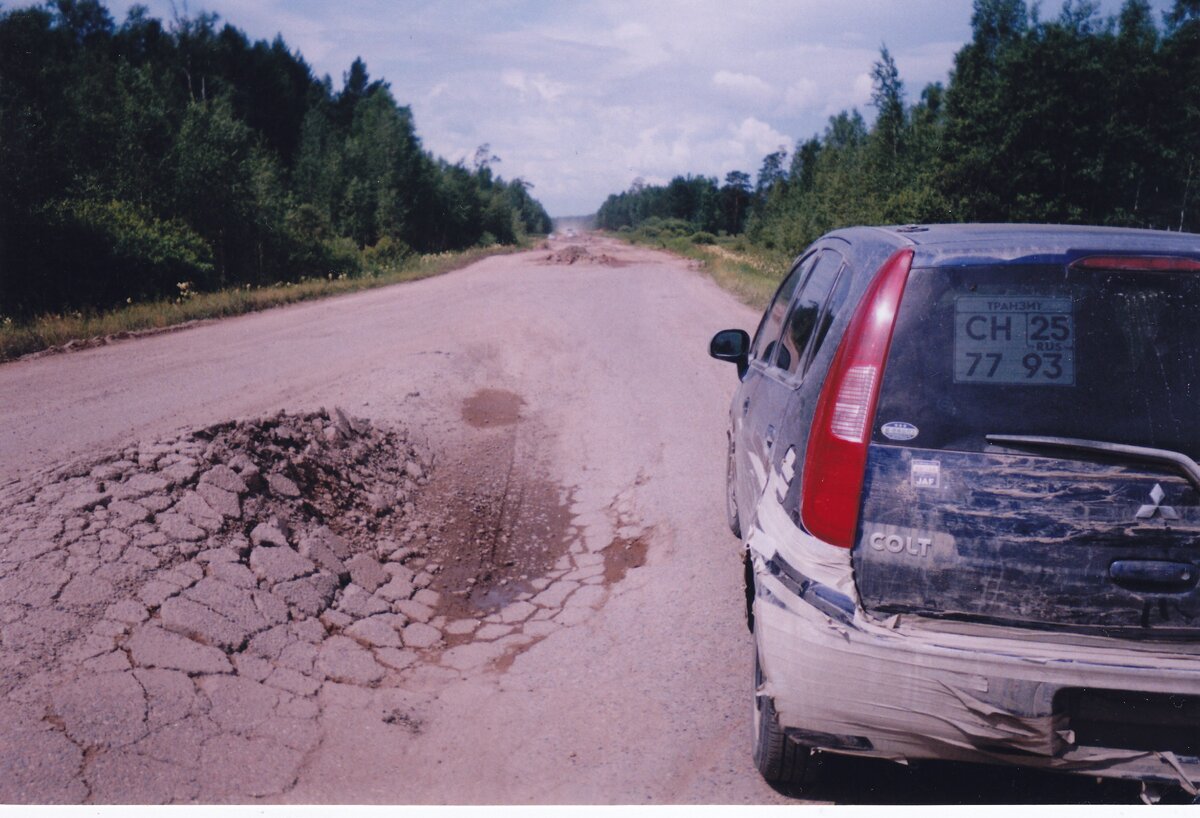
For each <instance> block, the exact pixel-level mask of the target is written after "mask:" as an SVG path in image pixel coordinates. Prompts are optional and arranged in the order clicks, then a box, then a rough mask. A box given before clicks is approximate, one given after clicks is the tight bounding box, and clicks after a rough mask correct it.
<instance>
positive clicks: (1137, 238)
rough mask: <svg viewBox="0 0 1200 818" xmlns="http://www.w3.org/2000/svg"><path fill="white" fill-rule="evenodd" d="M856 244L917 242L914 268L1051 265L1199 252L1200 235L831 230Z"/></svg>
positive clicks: (934, 227)
mask: <svg viewBox="0 0 1200 818" xmlns="http://www.w3.org/2000/svg"><path fill="white" fill-rule="evenodd" d="M830 236H831V237H837V238H841V239H844V240H846V241H848V242H849V243H850V244H852V245H861V244H875V245H879V244H883V245H889V246H891V247H895V248H900V247H912V248H913V250H914V251H915V252H916V256H915V257H914V259H913V266H914V267H936V266H941V265H947V264H954V265H964V264H971V265H975V264H1049V263H1062V262H1064V261H1069V260H1071V259H1074V258H1079V257H1080V256H1084V255H1092V254H1095V253H1116V254H1122V255H1128V254H1141V253H1145V254H1170V255H1177V254H1183V255H1189V256H1198V257H1200V235H1198V234H1195V233H1173V232H1169V231H1165V230H1138V229H1133V228H1127V227H1086V226H1081V225H1059V224H927V225H926V224H923V225H894V226H888V227H851V228H847V229H845V230H838V231H835V232H833V233H831V234H830Z"/></svg>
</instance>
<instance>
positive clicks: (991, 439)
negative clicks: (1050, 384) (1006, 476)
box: [985, 435, 1200, 491]
mask: <svg viewBox="0 0 1200 818" xmlns="http://www.w3.org/2000/svg"><path fill="white" fill-rule="evenodd" d="M985 437H986V438H987V442H988V443H995V444H998V445H1002V446H1034V447H1042V448H1047V449H1065V450H1067V451H1072V452H1101V453H1104V454H1116V455H1123V456H1125V457H1129V458H1133V459H1135V460H1142V461H1145V462H1147V463H1158V464H1160V465H1167V466H1176V467H1178V468H1179V469H1180V470H1181V471H1183V473H1184V474H1185V475H1186V476H1187V479H1188V481H1189V482H1190V483H1191V484H1192V485H1193V486H1194V487H1195V488H1196V491H1200V463H1197V462H1196V461H1195V460H1192V458H1190V457H1188V456H1187V455H1186V454H1180V453H1179V452H1173V451H1171V450H1169V449H1151V448H1149V447H1147V446H1130V445H1127V444H1125V443H1106V442H1105V441H1103V440H1081V439H1079V438H1075V437H1042V436H1040V435H985Z"/></svg>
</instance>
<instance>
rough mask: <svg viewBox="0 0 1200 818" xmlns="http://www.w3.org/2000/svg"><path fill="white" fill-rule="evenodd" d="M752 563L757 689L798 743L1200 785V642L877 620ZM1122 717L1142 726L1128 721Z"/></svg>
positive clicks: (815, 586) (756, 560)
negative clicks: (1199, 722) (1197, 722)
mask: <svg viewBox="0 0 1200 818" xmlns="http://www.w3.org/2000/svg"><path fill="white" fill-rule="evenodd" d="M753 553H754V552H753V551H752V554H753ZM753 562H754V575H755V587H756V596H755V601H754V617H755V637H756V639H757V641H758V650H759V660H760V662H761V664H762V669H763V673H764V676H765V681H764V683H763V685H762V686H761V688H760V689H759V691H758V695H764V696H770V697H771V698H772V699H773V700H774V704H775V709H776V711H777V713H778V714H779V721H780V725H781V726H782V727H783V728H784V729H785V731H787V732H788V734H789V735H791V736H792V737H793V738H794V739H796V740H798V741H800V742H801V743H804V744H807V745H809V746H813V747H819V748H822V749H826V750H831V751H835V752H840V753H847V754H855V755H870V756H877V757H883V758H889V759H892V760H896V761H905V760H908V759H927V758H937V759H947V760H958V761H975V762H992V763H996V762H1000V763H1012V764H1020V765H1023V766H1028V767H1036V768H1042V769H1051V770H1060V771H1064V772H1078V773H1085V774H1088V775H1095V776H1103V777H1111V778H1131V779H1140V780H1143V781H1151V782H1161V783H1170V784H1178V785H1181V786H1183V787H1184V789H1186V790H1188V791H1189V792H1192V793H1193V794H1195V792H1196V787H1195V784H1194V782H1200V758H1198V757H1197V755H1200V750H1198V749H1196V747H1195V746H1193V745H1194V744H1195V743H1200V738H1195V739H1193V738H1192V736H1197V737H1200V729H1195V728H1196V726H1198V725H1192V726H1190V727H1189V725H1188V723H1187V720H1188V719H1193V720H1194V719H1196V718H1198V716H1197V710H1200V653H1198V652H1196V646H1194V645H1171V644H1163V643H1157V644H1147V643H1129V642H1117V641H1116V640H1109V639H1103V638H1099V637H1078V636H1066V635H1060V634H1049V633H1043V632H1036V631H1029V630H1019V629H1014V628H1004V627H997V626H990V625H972V624H966V623H949V622H932V621H928V620H925V621H918V620H906V621H902V622H897V621H888V622H880V621H878V620H874V619H871V618H869V617H867V616H866V615H864V613H863V612H862V611H861V609H856V610H853V612H849V611H843V610H841V609H839V607H838V606H836V605H833V606H831V605H830V604H829V602H828V598H829V595H828V594H822V593H820V591H821V590H822V587H824V588H828V586H819V585H818V584H817V583H811V584H810V585H807V586H805V587H803V588H800V587H798V586H797V583H796V582H795V581H794V578H793V579H790V578H789V577H788V576H787V575H786V574H781V573H780V571H779V570H778V568H777V566H775V565H772V566H771V568H773V569H775V570H774V572H773V571H772V570H770V569H768V567H767V563H766V562H764V560H763V559H762V557H761V556H759V555H755V556H754V560H753ZM800 591H802V592H800ZM833 596H834V597H837V596H839V595H838V594H837V593H836V592H834V593H833ZM847 601H848V600H847ZM1130 702H1132V704H1130ZM1176 705H1178V706H1179V708H1180V713H1179V718H1176V717H1175V714H1174V713H1173V711H1172V709H1171V708H1172V707H1173V706H1176ZM1122 708H1124V709H1122ZM1110 711H1113V712H1110ZM1180 719H1183V723H1180V721H1179V720H1180ZM1124 720H1133V721H1134V722H1137V721H1138V720H1144V721H1145V723H1143V724H1135V726H1134V728H1133V729H1132V730H1125V729H1124V727H1123V726H1122V725H1123V721H1124ZM1160 725H1164V726H1163V727H1162V729H1160ZM1172 725H1173V726H1172ZM1114 745H1115V746H1114Z"/></svg>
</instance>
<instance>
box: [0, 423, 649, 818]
mask: <svg viewBox="0 0 1200 818" xmlns="http://www.w3.org/2000/svg"><path fill="white" fill-rule="evenodd" d="M498 428H499V429H500V430H502V429H504V428H507V427H504V426H501V427H498ZM481 434H490V435H493V436H494V435H499V434H502V431H498V430H497V429H496V428H488V429H485V430H484V431H483V432H481ZM495 442H496V441H493V443H495ZM493 448H494V449H495V450H496V457H495V458H492V459H490V460H489V459H487V458H486V457H485V458H483V459H480V452H481V451H484V452H486V451H491V450H490V449H488V448H487V446H483V447H482V449H481V448H480V445H479V441H476V445H475V447H474V448H473V449H472V450H471V452H472V454H471V456H469V457H468V456H466V455H464V457H463V458H462V459H461V460H458V461H455V460H450V461H448V462H446V463H441V464H440V466H439V469H438V470H437V472H436V474H435V472H434V469H433V468H432V467H433V462H432V457H431V455H430V454H429V453H427V452H424V451H421V450H419V449H418V447H416V446H415V445H414V444H413V443H412V441H411V440H410V439H409V437H408V436H407V434H406V433H405V432H404V431H402V430H400V429H396V428H391V427H383V426H380V425H377V424H372V423H371V422H369V421H366V420H362V419H358V418H353V417H348V416H347V415H346V414H345V413H344V412H342V411H340V410H337V409H335V410H334V411H333V412H326V411H324V410H321V411H318V412H312V413H306V414H285V413H279V414H277V415H274V416H272V417H269V418H265V419H261V420H254V421H238V422H229V423H224V424H220V425H217V426H211V427H208V428H205V429H200V430H198V431H193V432H187V433H184V434H180V435H177V436H174V437H171V438H169V439H161V440H153V441H144V442H142V443H139V444H137V445H132V446H129V447H127V448H124V449H122V450H120V451H116V452H112V453H111V454H109V455H106V456H93V458H92V459H90V460H89V461H87V462H83V461H80V462H77V463H75V464H71V465H67V466H63V467H60V468H59V469H58V470H56V471H52V472H46V473H42V474H36V475H28V476H26V477H23V478H22V479H20V480H18V481H16V482H11V483H9V484H7V485H0V803H14V802H22V803H30V802H33V803H57V802H89V801H90V802H94V803H105V802H117V803H128V802H144V803H168V802H181V801H182V802H186V801H197V800H198V801H204V802H212V801H221V800H230V799H231V800H240V801H244V800H246V799H249V798H254V797H260V796H261V797H268V796H277V795H280V794H282V793H285V792H287V791H288V790H289V789H290V788H291V787H292V786H293V785H294V784H295V782H296V780H297V776H298V775H299V774H300V771H301V769H302V768H303V767H304V763H305V759H306V758H308V757H310V754H312V753H314V752H315V751H317V749H318V748H319V747H320V746H321V741H322V735H323V732H322V724H323V723H325V720H326V719H328V718H337V716H336V714H337V713H338V712H339V708H346V707H350V708H353V709H356V710H362V709H363V708H367V709H368V710H370V709H374V710H376V711H377V712H378V713H379V716H380V719H381V722H380V723H381V724H382V725H385V726H387V727H388V729H392V730H397V731H408V732H411V725H412V724H418V723H420V721H421V718H420V716H419V714H417V715H414V714H412V713H411V712H409V709H410V708H411V707H412V699H411V698H410V694H409V688H413V687H415V688H420V687H421V685H422V684H424V685H428V684H434V685H435V686H436V685H437V684H438V680H443V679H445V678H447V675H449V676H451V677H453V676H457V675H459V674H464V675H465V674H470V673H478V672H480V671H482V670H483V669H485V668H487V667H495V668H499V669H504V668H505V667H507V666H508V664H510V663H511V662H512V661H513V660H514V659H515V657H516V655H517V654H519V653H520V652H521V651H522V650H524V649H526V648H528V647H529V646H530V645H532V644H534V643H536V642H537V641H539V640H541V639H543V638H545V637H547V636H548V635H550V634H551V633H552V632H554V631H555V630H556V629H557V628H560V627H564V626H566V627H570V626H573V625H577V624H580V623H582V622H584V621H586V620H587V619H588V618H589V617H590V616H591V615H592V614H593V613H594V611H595V610H596V609H597V608H598V607H599V606H600V605H602V604H603V602H604V600H605V599H606V598H607V596H608V590H607V587H606V585H607V583H609V582H615V581H618V580H619V579H620V578H621V577H622V576H623V575H624V563H623V562H622V560H625V562H628V560H627V559H625V557H623V556H622V555H623V554H624V551H621V550H620V549H613V548H607V546H608V545H609V543H610V541H611V542H613V543H617V542H619V540H616V539H613V538H614V537H615V536H616V532H615V530H609V529H607V528H605V527H603V526H602V524H601V522H600V521H596V520H594V521H593V523H592V525H593V527H595V528H596V533H595V535H594V536H592V537H589V538H588V539H587V541H586V542H584V541H583V539H582V538H580V537H579V531H578V530H577V529H575V528H574V526H573V525H572V524H571V522H570V520H571V514H570V512H569V511H568V510H567V509H566V508H565V506H563V505H562V504H563V502H564V501H563V500H562V499H561V497H560V492H559V490H558V489H557V487H556V486H553V485H551V484H546V485H545V486H541V484H539V483H537V481H533V482H530V481H529V480H524V482H523V481H522V480H523V478H519V476H518V477H514V474H513V469H512V466H511V462H510V463H509V464H508V466H507V467H505V465H504V464H505V461H504V458H503V457H501V456H500V455H501V454H503V451H504V447H503V446H499V445H494V446H493ZM443 473H444V474H443ZM431 476H437V477H438V481H439V482H435V483H432V484H431V483H430V478H431ZM443 478H445V480H443ZM460 495H461V496H460ZM601 516H603V515H601ZM624 530H625V529H624V528H621V531H624ZM618 562H622V564H621V565H617V563H618ZM629 564H631V565H632V564H640V562H636V563H629ZM443 566H445V568H446V570H443ZM618 569H620V570H618ZM422 680H423V681H422ZM431 680H432V681H431ZM397 707H399V709H397ZM331 714H334V715H332V716H331ZM397 714H399V715H397ZM405 725H408V727H406V726H405Z"/></svg>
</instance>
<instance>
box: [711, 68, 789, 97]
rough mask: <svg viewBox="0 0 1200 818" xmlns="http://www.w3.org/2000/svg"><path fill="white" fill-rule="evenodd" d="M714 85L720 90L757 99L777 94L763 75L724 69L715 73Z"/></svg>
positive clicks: (736, 95)
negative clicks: (758, 75)
mask: <svg viewBox="0 0 1200 818" xmlns="http://www.w3.org/2000/svg"><path fill="white" fill-rule="evenodd" d="M712 84H713V87H714V88H716V89H717V90H718V91H727V92H729V93H731V94H733V95H734V96H735V97H738V98H742V99H750V100H755V101H760V102H762V101H766V100H769V99H771V97H773V96H774V95H775V89H774V88H772V87H771V85H770V84H769V83H768V82H767V81H766V80H764V79H762V78H761V77H756V76H754V75H753V74H741V73H738V72H736V71H725V70H724V69H722V70H720V71H718V72H716V73H715V74H713V77H712Z"/></svg>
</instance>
